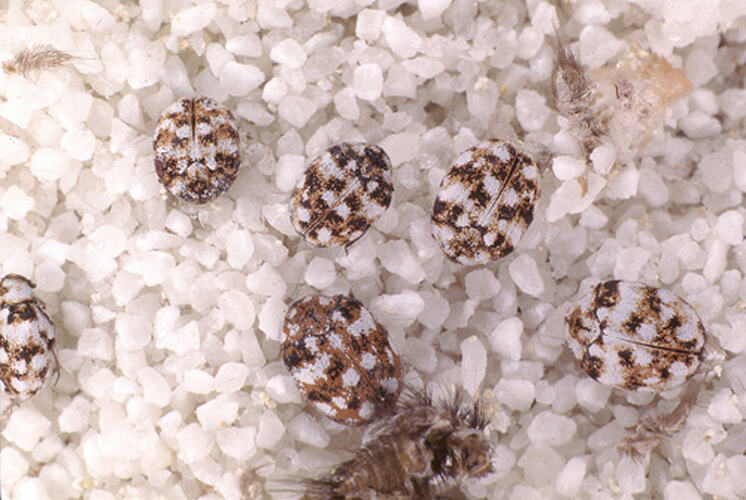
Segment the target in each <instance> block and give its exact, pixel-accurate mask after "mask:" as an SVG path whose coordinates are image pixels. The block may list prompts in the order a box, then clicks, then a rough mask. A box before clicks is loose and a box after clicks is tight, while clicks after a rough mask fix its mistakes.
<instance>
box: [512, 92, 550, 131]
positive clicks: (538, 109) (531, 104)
mask: <svg viewBox="0 0 746 500" xmlns="http://www.w3.org/2000/svg"><path fill="white" fill-rule="evenodd" d="M551 113H552V112H551V110H550V109H549V108H548V107H547V105H546V98H545V97H544V96H543V95H541V94H539V93H538V92H536V91H535V90H530V89H521V90H519V91H518V92H517V93H516V96H515V115H516V118H517V119H518V122H519V123H520V124H521V126H522V127H523V128H524V129H526V130H527V131H534V130H541V128H542V127H543V126H544V123H545V122H546V121H547V118H549V115H550V114H551Z"/></svg>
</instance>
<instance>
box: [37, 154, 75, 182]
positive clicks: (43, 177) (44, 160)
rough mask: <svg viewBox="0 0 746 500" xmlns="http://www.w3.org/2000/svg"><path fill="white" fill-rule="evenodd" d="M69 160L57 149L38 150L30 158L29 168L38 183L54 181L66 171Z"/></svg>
mask: <svg viewBox="0 0 746 500" xmlns="http://www.w3.org/2000/svg"><path fill="white" fill-rule="evenodd" d="M69 164H70V158H69V157H68V156H67V155H66V154H65V153H63V152H62V151H59V150H57V149H52V148H39V149H37V150H36V151H35V152H34V154H33V155H32V156H31V162H30V164H29V168H30V169H31V173H32V174H34V177H36V178H37V179H39V180H40V181H56V180H57V179H59V178H60V177H62V175H63V174H64V173H65V172H66V171H67V169H68V166H69Z"/></svg>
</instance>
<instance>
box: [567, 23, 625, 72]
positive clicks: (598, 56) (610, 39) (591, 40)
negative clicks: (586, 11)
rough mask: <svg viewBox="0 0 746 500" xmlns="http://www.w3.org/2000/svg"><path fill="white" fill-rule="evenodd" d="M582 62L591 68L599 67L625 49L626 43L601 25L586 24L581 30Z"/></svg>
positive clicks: (580, 52)
mask: <svg viewBox="0 0 746 500" xmlns="http://www.w3.org/2000/svg"><path fill="white" fill-rule="evenodd" d="M578 47H579V51H578V52H579V59H580V62H581V63H583V64H584V65H585V66H588V67H589V68H598V67H601V66H603V65H604V64H606V62H607V61H608V60H609V59H611V58H612V57H614V55H616V54H617V53H618V52H620V51H621V50H624V48H625V47H626V44H625V43H624V42H623V41H622V40H619V39H618V38H616V37H615V36H614V35H612V34H611V32H610V31H609V30H607V29H606V28H603V27H601V26H586V27H585V28H583V31H581V32H580V39H579V45H578Z"/></svg>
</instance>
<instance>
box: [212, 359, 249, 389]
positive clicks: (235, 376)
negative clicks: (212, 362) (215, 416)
mask: <svg viewBox="0 0 746 500" xmlns="http://www.w3.org/2000/svg"><path fill="white" fill-rule="evenodd" d="M248 376H249V367H248V366H246V364H245V363H237V362H228V363H224V364H222V365H220V368H218V373H216V374H215V390H216V391H218V392H221V393H223V392H225V393H232V392H238V391H240V390H241V388H242V387H243V386H244V384H245V383H246V378H247V377H248Z"/></svg>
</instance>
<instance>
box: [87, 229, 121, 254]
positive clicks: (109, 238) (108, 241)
mask: <svg viewBox="0 0 746 500" xmlns="http://www.w3.org/2000/svg"><path fill="white" fill-rule="evenodd" d="M88 238H89V239H90V240H91V241H92V242H93V243H94V244H95V245H96V247H97V248H98V249H99V250H101V251H102V252H103V253H105V254H106V255H108V256H109V257H117V256H118V255H119V254H120V253H122V252H124V250H125V248H127V235H126V234H125V233H124V231H123V230H122V229H121V228H119V227H117V226H115V225H113V224H102V225H100V226H99V227H98V228H96V230H95V231H93V232H92V233H91V234H90V235H88Z"/></svg>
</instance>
